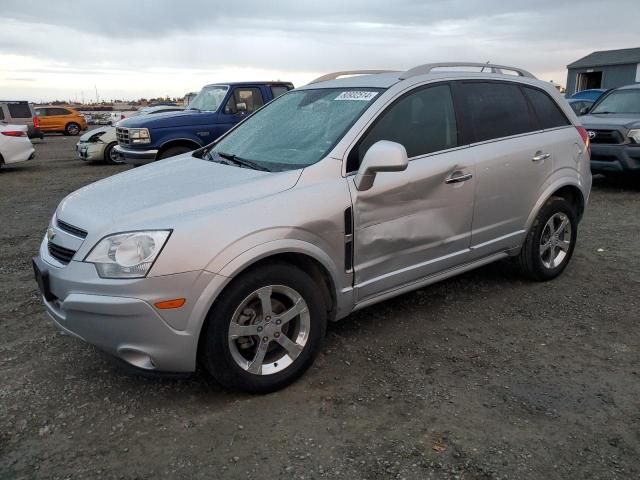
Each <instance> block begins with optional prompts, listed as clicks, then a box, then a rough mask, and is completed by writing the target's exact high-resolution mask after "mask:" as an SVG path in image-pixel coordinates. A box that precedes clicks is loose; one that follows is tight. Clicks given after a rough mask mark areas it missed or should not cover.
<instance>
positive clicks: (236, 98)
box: [224, 88, 264, 115]
mask: <svg viewBox="0 0 640 480" xmlns="http://www.w3.org/2000/svg"><path fill="white" fill-rule="evenodd" d="M262 105H264V101H263V100H262V93H260V89H259V88H235V89H234V90H233V94H232V95H231V98H229V101H228V102H227V105H226V106H225V107H224V113H227V114H232V115H234V114H236V113H252V112H254V111H255V110H257V109H258V108H260V107H261V106H262Z"/></svg>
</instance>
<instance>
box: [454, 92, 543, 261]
mask: <svg viewBox="0 0 640 480" xmlns="http://www.w3.org/2000/svg"><path fill="white" fill-rule="evenodd" d="M454 92H455V96H456V103H457V105H458V106H459V107H461V110H462V112H464V113H463V118H464V131H465V136H466V138H469V139H470V141H471V142H472V144H471V147H470V149H471V150H472V151H473V154H474V157H475V159H476V197H475V206H474V213H473V231H472V238H471V250H472V259H477V258H482V257H485V256H488V255H491V254H494V253H497V252H500V251H504V250H506V249H509V248H512V247H517V246H518V245H520V244H521V242H522V240H523V238H524V235H525V228H526V222H527V218H528V216H529V213H530V212H531V210H532V208H533V206H534V205H535V203H536V201H537V199H538V196H539V191H540V188H541V186H542V184H543V183H544V181H545V180H546V178H547V177H548V176H549V175H550V174H551V171H552V165H553V152H552V150H551V148H550V147H549V145H548V144H547V142H545V139H544V136H543V135H541V131H540V130H539V127H538V125H537V122H536V120H535V117H534V113H533V111H532V109H531V108H530V105H529V103H528V101H527V99H526V97H525V94H524V92H523V91H522V88H521V87H520V86H519V85H518V84H515V83H513V82H499V81H461V82H456V83H455V84H454Z"/></svg>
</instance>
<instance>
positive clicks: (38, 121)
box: [33, 115, 40, 128]
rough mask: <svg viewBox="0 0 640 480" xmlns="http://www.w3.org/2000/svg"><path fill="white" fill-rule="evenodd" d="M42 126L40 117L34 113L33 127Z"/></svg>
mask: <svg viewBox="0 0 640 480" xmlns="http://www.w3.org/2000/svg"><path fill="white" fill-rule="evenodd" d="M39 127H40V120H39V119H38V117H36V116H35V115H34V117H33V128H39Z"/></svg>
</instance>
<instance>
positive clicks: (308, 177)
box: [34, 64, 591, 392]
mask: <svg viewBox="0 0 640 480" xmlns="http://www.w3.org/2000/svg"><path fill="white" fill-rule="evenodd" d="M469 67H478V68H477V70H479V71H477V72H474V71H468V70H469ZM507 71H511V72H513V73H514V74H507ZM345 77H346V78H345ZM590 188H591V174H590V172H589V143H588V137H587V135H586V131H585V130H584V129H583V128H582V127H580V126H579V124H578V120H577V118H576V116H575V114H574V113H573V111H572V110H571V108H570V107H569V105H568V104H567V103H566V102H565V101H564V100H563V99H562V98H561V97H560V96H559V94H558V93H557V92H556V90H555V89H554V88H553V87H552V86H551V85H550V84H548V83H545V82H541V81H538V80H536V79H535V78H534V77H533V76H532V75H531V74H529V73H528V72H526V71H523V70H519V69H516V68H513V67H502V66H498V65H478V64H430V65H422V66H419V67H416V68H413V69H411V70H409V71H406V72H380V71H364V72H362V71H361V72H337V73H335V74H330V75H325V76H324V77H321V78H319V79H317V80H315V81H313V82H311V83H310V84H309V85H307V86H305V87H302V88H299V89H296V90H293V91H291V92H289V93H287V94H285V95H283V96H281V97H280V98H278V99H276V100H274V101H273V102H272V103H270V104H268V105H267V106H265V107H263V108H262V109H260V110H258V111H257V112H256V113H254V114H253V115H252V116H250V117H248V118H247V119H246V120H244V121H243V122H241V123H240V124H239V125H237V126H236V127H235V128H233V129H232V130H231V131H229V132H228V133H227V134H225V135H224V136H222V137H221V138H219V139H217V140H216V141H215V142H214V143H212V144H211V145H208V146H207V147H205V148H202V149H200V150H196V151H195V152H190V153H187V154H183V155H180V156H177V157H174V158H173V159H169V160H166V161H163V162H160V163H156V164H152V165H148V166H145V167H142V168H137V169H135V170H132V171H128V172H125V173H121V174H119V175H115V176H113V177H110V178H107V179H104V180H101V181H99V182H97V183H94V184H92V185H88V186H86V187H84V188H82V189H80V190H78V191H76V192H74V193H72V194H71V195H69V196H68V197H66V198H65V199H64V200H63V201H62V202H61V203H60V206H59V207H58V208H57V210H56V212H55V214H54V216H53V218H52V220H51V224H50V225H49V229H48V231H47V235H46V237H45V238H44V240H43V241H42V245H41V248H40V253H39V256H38V257H35V258H34V269H35V274H36V278H37V281H38V284H39V287H40V290H41V292H42V295H43V297H44V300H45V305H46V309H47V311H48V312H49V314H50V315H51V317H52V318H53V320H54V321H55V323H56V324H57V325H58V326H59V327H60V328H62V329H63V330H65V331H67V332H69V333H71V334H72V335H75V336H77V337H79V338H81V339H83V340H85V341H87V342H89V343H92V344H94V345H97V346H98V347H100V348H102V349H104V350H106V351H108V352H110V353H112V354H114V355H116V356H117V357H119V358H121V359H123V360H125V361H126V362H128V363H129V364H131V365H134V366H136V367H140V368H143V369H148V370H159V371H170V372H191V371H194V370H195V369H196V365H198V364H200V365H202V366H203V367H204V368H205V369H206V370H208V371H209V372H210V373H211V374H212V375H213V376H214V377H215V378H216V379H217V380H218V381H219V382H220V383H221V384H223V385H225V386H226V387H229V388H234V389H240V390H245V391H251V392H267V391H272V390H275V389H278V388H281V387H283V386H285V385H287V384H289V383H290V382H292V381H293V380H294V379H296V378H297V377H298V376H300V375H301V374H302V373H303V372H304V371H305V370H306V369H307V368H308V367H309V366H310V365H311V363H312V362H313V359H314V357H315V356H316V354H317V353H318V350H319V348H320V344H321V341H322V338H323V336H324V334H325V328H326V325H327V321H334V320H339V319H342V318H344V317H346V316H348V315H349V314H350V313H351V312H353V311H355V310H359V309H361V308H364V307H367V306H370V305H373V304H375V303H378V302H380V301H383V300H385V299H388V298H390V297H393V296H396V295H400V294H402V293H405V292H408V291H410V290H415V289H417V288H421V287H424V286H425V285H429V284H431V283H434V282H437V281H439V280H442V279H445V278H448V277H451V276H453V275H457V274H459V273H462V272H465V271H468V270H470V269H472V268H476V267H479V266H481V265H485V264H487V263H489V262H493V261H496V260H500V259H505V258H508V257H514V258H515V259H517V261H518V262H519V264H520V266H521V268H522V270H523V271H524V273H525V274H526V275H527V276H528V277H530V278H532V279H535V280H550V279H553V278H555V277H557V276H558V275H559V274H560V273H561V272H562V271H563V270H564V268H565V267H566V266H567V263H568V262H569V259H570V258H571V255H572V253H573V249H574V247H575V244H576V238H577V228H578V222H579V221H580V219H581V217H582V215H583V213H584V209H585V205H586V204H587V199H588V196H589V191H590ZM105 198H109V199H110V200H109V202H105V200H104V199H105Z"/></svg>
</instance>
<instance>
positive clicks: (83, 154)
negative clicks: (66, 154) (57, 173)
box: [76, 105, 184, 164]
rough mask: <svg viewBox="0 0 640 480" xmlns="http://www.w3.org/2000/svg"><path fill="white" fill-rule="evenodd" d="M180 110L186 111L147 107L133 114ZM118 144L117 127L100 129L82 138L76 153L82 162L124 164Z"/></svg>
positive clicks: (175, 108)
mask: <svg viewBox="0 0 640 480" xmlns="http://www.w3.org/2000/svg"><path fill="white" fill-rule="evenodd" d="M180 110H184V109H183V108H182V107H171V106H166V105H163V106H159V107H145V108H141V109H140V110H138V111H137V112H135V113H133V114H132V117H135V116H138V115H152V114H156V113H166V112H175V111H180ZM130 118H131V117H130ZM117 144H118V140H117V138H116V127H98V128H95V129H93V130H90V131H88V132H87V133H85V134H84V135H82V136H81V137H80V141H79V142H78V143H77V145H76V152H77V153H78V156H79V157H80V159H81V160H98V161H104V162H105V163H111V164H119V163H124V160H123V158H122V156H120V155H119V154H118V153H117V152H116V151H115V150H114V147H115V146H116V145H117Z"/></svg>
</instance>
